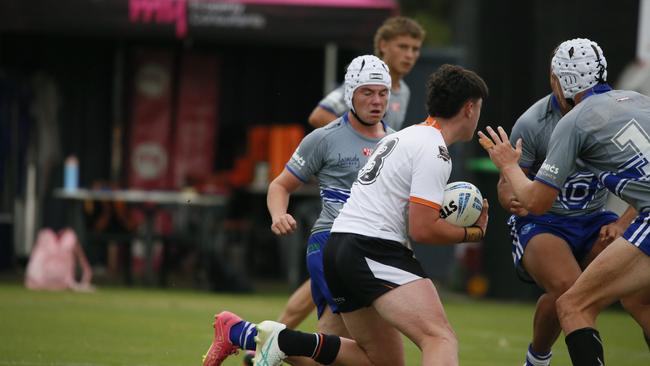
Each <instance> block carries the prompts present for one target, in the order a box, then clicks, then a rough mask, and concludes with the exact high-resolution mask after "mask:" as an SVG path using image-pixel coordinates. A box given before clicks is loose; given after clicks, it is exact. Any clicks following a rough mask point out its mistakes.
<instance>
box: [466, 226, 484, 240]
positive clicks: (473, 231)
mask: <svg viewBox="0 0 650 366" xmlns="http://www.w3.org/2000/svg"><path fill="white" fill-rule="evenodd" d="M464 229H465V237H464V238H463V241H464V242H468V243H472V242H477V241H481V239H483V236H484V233H483V229H481V228H480V227H479V226H470V227H466V228H464Z"/></svg>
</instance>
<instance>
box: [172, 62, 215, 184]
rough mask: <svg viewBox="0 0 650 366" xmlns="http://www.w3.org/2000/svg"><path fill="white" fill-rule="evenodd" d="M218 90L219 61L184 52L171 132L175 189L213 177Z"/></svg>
mask: <svg viewBox="0 0 650 366" xmlns="http://www.w3.org/2000/svg"><path fill="white" fill-rule="evenodd" d="M219 89H220V83H219V59H218V58H217V57H215V56H210V55H201V54H196V53H189V52H186V53H185V54H184V55H183V64H182V68H181V75H180V86H179V94H178V114H177V115H178V117H177V120H176V132H175V133H174V157H173V175H174V186H175V187H177V188H180V187H183V186H185V185H192V184H195V183H198V182H200V181H204V180H206V179H207V178H208V177H209V176H210V175H211V174H212V171H213V169H214V154H215V139H216V136H215V135H216V132H217V125H218V121H217V116H218V111H217V102H218V92H219Z"/></svg>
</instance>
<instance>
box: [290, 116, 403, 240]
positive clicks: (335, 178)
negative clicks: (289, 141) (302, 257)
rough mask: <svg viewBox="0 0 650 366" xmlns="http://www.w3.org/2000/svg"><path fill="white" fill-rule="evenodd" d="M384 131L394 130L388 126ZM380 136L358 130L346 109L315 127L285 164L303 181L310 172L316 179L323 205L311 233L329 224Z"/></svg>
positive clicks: (348, 194) (328, 227) (346, 198)
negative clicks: (319, 126)
mask: <svg viewBox="0 0 650 366" xmlns="http://www.w3.org/2000/svg"><path fill="white" fill-rule="evenodd" d="M384 128H385V129H386V127H384ZM386 132H387V133H391V132H393V130H392V129H390V128H388V129H387V130H386ZM379 140H380V139H371V138H368V137H366V136H363V135H361V134H360V133H359V132H357V131H356V130H355V129H354V128H353V127H352V126H351V125H350V121H349V120H348V114H347V113H345V114H344V115H343V116H342V117H340V118H338V119H336V120H334V121H332V122H331V123H329V124H328V125H327V126H324V127H321V128H317V129H315V130H314V131H312V132H311V133H309V134H308V135H307V136H305V138H304V139H303V140H302V141H301V142H300V145H299V146H298V148H297V149H296V151H295V152H294V153H293V156H292V157H291V159H290V160H289V162H288V163H287V165H286V168H287V170H288V171H290V172H291V173H292V174H293V175H295V176H296V177H297V178H298V179H300V180H301V181H303V182H307V181H308V180H309V178H310V177H311V176H315V177H316V178H317V179H318V183H319V187H320V196H321V200H322V203H323V207H322V209H321V213H320V216H319V217H318V219H317V220H316V222H315V223H314V226H313V227H312V233H315V232H319V231H323V230H329V229H330V228H331V227H332V223H333V222H334V219H335V218H336V217H337V216H338V214H339V211H340V210H341V208H342V207H343V204H344V203H345V202H346V201H347V200H348V198H349V197H350V188H351V187H352V183H354V181H355V180H356V179H357V173H358V171H359V169H361V167H363V166H364V165H365V164H366V161H367V160H368V157H370V155H372V153H373V152H374V151H375V146H376V145H377V142H379Z"/></svg>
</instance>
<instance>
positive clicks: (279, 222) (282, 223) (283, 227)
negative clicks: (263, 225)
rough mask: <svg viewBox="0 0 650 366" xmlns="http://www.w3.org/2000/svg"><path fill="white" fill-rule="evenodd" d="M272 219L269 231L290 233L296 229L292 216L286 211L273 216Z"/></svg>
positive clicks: (282, 233)
mask: <svg viewBox="0 0 650 366" xmlns="http://www.w3.org/2000/svg"><path fill="white" fill-rule="evenodd" d="M272 220H273V223H272V224H271V231H273V233H274V234H275V235H287V234H291V233H292V232H294V230H296V227H297V226H298V225H297V224H296V220H294V218H293V216H291V215H289V214H288V213H285V214H282V215H279V216H277V217H273V218H272Z"/></svg>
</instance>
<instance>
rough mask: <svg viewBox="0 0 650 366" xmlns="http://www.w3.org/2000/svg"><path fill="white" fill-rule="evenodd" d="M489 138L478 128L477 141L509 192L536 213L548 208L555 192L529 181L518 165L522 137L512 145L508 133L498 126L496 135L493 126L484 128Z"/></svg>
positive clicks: (523, 205)
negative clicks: (510, 189)
mask: <svg viewBox="0 0 650 366" xmlns="http://www.w3.org/2000/svg"><path fill="white" fill-rule="evenodd" d="M486 131H487V133H488V134H489V136H490V137H488V136H487V135H486V134H484V133H483V132H481V131H479V132H478V135H479V143H480V144H481V146H483V148H484V149H485V150H486V151H487V152H488V154H489V155H490V159H491V160H492V162H493V163H494V165H495V166H496V167H497V168H498V169H499V171H500V172H501V174H502V175H503V177H505V179H506V180H507V181H508V183H509V184H510V187H511V188H512V193H513V194H514V195H515V197H516V198H517V201H519V202H520V203H521V206H522V208H524V209H526V210H527V211H529V212H531V213H533V214H535V215H541V214H543V213H544V212H546V211H548V210H549V209H550V208H551V206H552V205H553V201H555V198H556V197H557V195H558V191H557V190H556V189H555V188H553V187H551V186H549V185H546V184H544V183H540V182H538V181H531V180H530V179H528V177H526V174H524V172H523V171H522V170H521V168H520V167H519V156H521V139H519V140H517V144H516V147H515V148H513V147H512V145H511V144H510V141H509V140H508V134H507V133H506V131H505V130H504V129H503V128H502V127H499V128H498V132H499V133H498V134H497V132H496V131H494V130H493V129H492V127H487V128H486Z"/></svg>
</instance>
